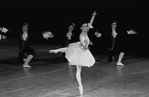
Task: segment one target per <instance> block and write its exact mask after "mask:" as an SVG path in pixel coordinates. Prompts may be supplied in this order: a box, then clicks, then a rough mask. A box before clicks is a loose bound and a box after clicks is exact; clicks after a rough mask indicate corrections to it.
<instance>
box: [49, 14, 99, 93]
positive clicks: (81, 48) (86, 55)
mask: <svg viewBox="0 0 149 97" xmlns="http://www.w3.org/2000/svg"><path fill="white" fill-rule="evenodd" d="M95 15H96V12H94V13H93V15H92V18H91V20H90V23H88V24H86V23H85V24H83V25H82V27H81V30H82V32H81V34H80V37H79V38H80V41H79V42H74V43H70V44H69V45H68V47H64V48H59V49H55V50H50V51H49V52H50V53H58V52H63V53H65V57H66V59H67V60H68V62H69V65H76V69H77V71H76V79H77V81H78V84H79V91H80V94H83V86H82V82H81V69H82V67H91V66H93V65H94V63H95V58H94V57H93V55H92V54H91V52H90V51H89V49H88V45H89V44H90V40H89V37H88V35H87V33H88V31H89V29H90V28H93V27H92V24H93V21H94V18H95Z"/></svg>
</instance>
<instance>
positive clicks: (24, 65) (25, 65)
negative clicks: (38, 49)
mask: <svg viewBox="0 0 149 97" xmlns="http://www.w3.org/2000/svg"><path fill="white" fill-rule="evenodd" d="M23 67H27V68H31V66H29V65H28V64H23Z"/></svg>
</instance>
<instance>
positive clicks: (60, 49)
mask: <svg viewBox="0 0 149 97" xmlns="http://www.w3.org/2000/svg"><path fill="white" fill-rule="evenodd" d="M66 49H67V47H64V48H59V49H55V50H50V51H49V52H50V53H58V52H62V53H63V52H65V51H66Z"/></svg>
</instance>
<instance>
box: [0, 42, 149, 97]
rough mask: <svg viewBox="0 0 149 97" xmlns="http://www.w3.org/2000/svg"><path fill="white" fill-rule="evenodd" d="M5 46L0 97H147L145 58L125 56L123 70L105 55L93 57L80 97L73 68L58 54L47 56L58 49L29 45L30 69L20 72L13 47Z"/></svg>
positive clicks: (84, 72)
mask: <svg viewBox="0 0 149 97" xmlns="http://www.w3.org/2000/svg"><path fill="white" fill-rule="evenodd" d="M3 41H4V40H3ZM11 42H12V41H11ZM13 42H14V41H13ZM1 43H2V42H1ZM5 43H6V44H2V45H1V46H3V47H1V48H0V54H1V58H0V97H149V65H148V64H149V58H148V57H138V56H133V55H132V56H125V58H124V60H123V63H124V64H125V66H116V59H115V60H114V61H113V62H112V63H109V62H106V61H105V60H106V58H107V57H106V56H105V55H97V54H94V56H95V58H96V63H95V64H94V66H93V67H91V68H83V69H82V74H81V76H82V84H83V86H84V94H83V95H79V90H78V83H77V81H76V78H75V71H76V68H75V66H68V64H67V62H64V61H63V58H62V54H61V53H58V54H50V53H48V51H49V49H52V48H58V47H60V46H58V45H45V44H36V45H35V44H34V45H32V47H33V48H35V50H36V56H35V57H34V59H33V60H32V61H31V63H30V65H31V66H32V68H23V67H22V64H19V63H17V54H18V48H17V47H18V46H17V44H16V45H13V44H12V45H9V44H11V43H10V42H9V41H7V40H6V41H5ZM14 44H15V43H14Z"/></svg>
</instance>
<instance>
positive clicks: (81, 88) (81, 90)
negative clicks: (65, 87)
mask: <svg viewBox="0 0 149 97" xmlns="http://www.w3.org/2000/svg"><path fill="white" fill-rule="evenodd" d="M79 91H80V95H82V94H83V86H79Z"/></svg>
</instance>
